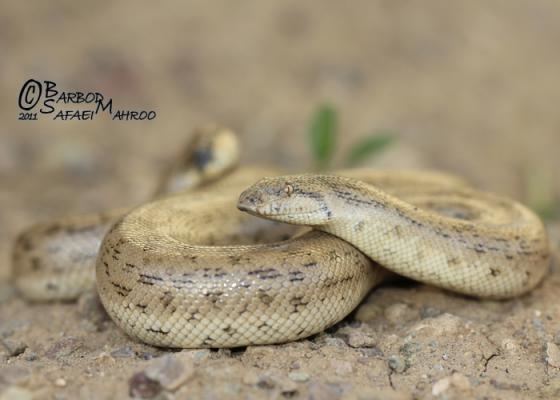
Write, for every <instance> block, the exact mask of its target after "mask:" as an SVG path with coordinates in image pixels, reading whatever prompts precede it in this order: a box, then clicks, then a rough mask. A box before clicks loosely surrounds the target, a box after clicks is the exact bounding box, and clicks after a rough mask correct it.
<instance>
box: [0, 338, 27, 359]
mask: <svg viewBox="0 0 560 400" xmlns="http://www.w3.org/2000/svg"><path fill="white" fill-rule="evenodd" d="M0 343H1V344H2V346H4V348H5V349H6V352H7V355H8V357H17V356H19V355H20V354H22V353H23V352H24V351H25V349H27V344H26V343H24V342H22V341H19V340H14V339H1V340H0Z"/></svg>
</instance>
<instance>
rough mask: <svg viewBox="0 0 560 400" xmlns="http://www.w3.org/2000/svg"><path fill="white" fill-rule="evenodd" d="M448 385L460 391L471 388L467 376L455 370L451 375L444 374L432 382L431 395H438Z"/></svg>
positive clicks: (445, 389) (446, 388)
mask: <svg viewBox="0 0 560 400" xmlns="http://www.w3.org/2000/svg"><path fill="white" fill-rule="evenodd" d="M450 387H454V388H456V389H458V390H461V391H467V390H469V389H470V388H471V383H470V382H469V378H467V377H466V376H465V375H463V374H459V373H457V372H456V373H454V374H453V375H451V376H446V377H445V378H442V379H440V380H438V381H437V382H436V383H434V385H433V386H432V395H434V396H439V395H440V394H442V393H444V392H445V391H447V390H448V389H449V388H450Z"/></svg>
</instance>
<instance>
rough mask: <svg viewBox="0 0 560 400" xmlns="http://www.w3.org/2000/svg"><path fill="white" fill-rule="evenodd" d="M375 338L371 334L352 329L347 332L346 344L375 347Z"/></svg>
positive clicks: (354, 346) (356, 346)
mask: <svg viewBox="0 0 560 400" xmlns="http://www.w3.org/2000/svg"><path fill="white" fill-rule="evenodd" d="M376 342H377V340H376V338H375V337H374V336H372V335H368V334H367V333H364V332H360V331H353V332H350V333H349V334H348V340H347V343H348V346H350V347H353V348H358V347H375V345H376Z"/></svg>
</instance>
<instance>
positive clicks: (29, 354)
mask: <svg viewBox="0 0 560 400" xmlns="http://www.w3.org/2000/svg"><path fill="white" fill-rule="evenodd" d="M24 359H25V361H37V360H38V359H39V356H38V355H37V353H35V352H34V351H28V352H26V353H25V356H24Z"/></svg>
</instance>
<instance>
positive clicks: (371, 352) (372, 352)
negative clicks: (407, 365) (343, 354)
mask: <svg viewBox="0 0 560 400" xmlns="http://www.w3.org/2000/svg"><path fill="white" fill-rule="evenodd" d="M360 353H362V354H363V356H364V357H383V356H384V355H385V354H383V352H382V351H381V350H380V349H379V348H378V347H367V348H364V349H362V350H360Z"/></svg>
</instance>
